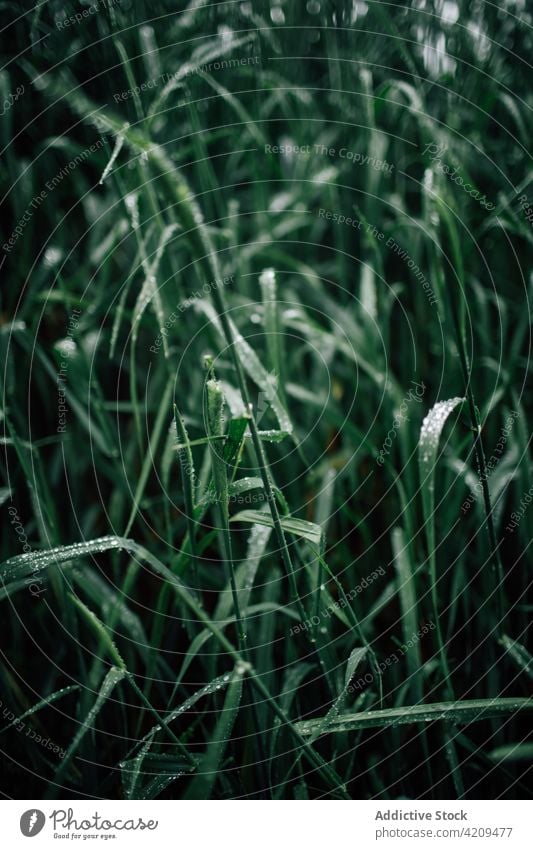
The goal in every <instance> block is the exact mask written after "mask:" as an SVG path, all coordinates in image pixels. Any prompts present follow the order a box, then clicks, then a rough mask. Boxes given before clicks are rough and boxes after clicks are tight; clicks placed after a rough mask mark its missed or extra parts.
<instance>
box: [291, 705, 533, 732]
mask: <svg viewBox="0 0 533 849" xmlns="http://www.w3.org/2000/svg"><path fill="white" fill-rule="evenodd" d="M531 711H533V699H512V698H511V699H509V698H508V699H472V700H464V701H455V702H438V703H435V704H431V705H412V706H405V707H401V708H393V709H391V710H370V711H365V712H363V713H354V714H346V715H344V716H339V717H338V718H337V719H334V720H333V722H332V723H331V724H330V726H329V728H328V730H327V731H326V733H327V734H334V733H340V732H342V731H359V730H366V729H368V728H392V727H395V726H397V725H412V724H416V723H419V722H436V721H440V720H446V721H447V722H452V723H455V724H457V725H470V723H472V722H481V720H483V719H493V718H494V717H498V716H505V715H507V714H511V715H512V714H515V713H522V712H524V713H530V712H531ZM321 722H323V719H312V720H307V721H304V722H297V723H296V727H297V729H298V731H299V732H300V734H302V736H304V737H309V736H311V735H313V734H314V733H315V731H316V729H317V727H319V726H320V723H321Z"/></svg>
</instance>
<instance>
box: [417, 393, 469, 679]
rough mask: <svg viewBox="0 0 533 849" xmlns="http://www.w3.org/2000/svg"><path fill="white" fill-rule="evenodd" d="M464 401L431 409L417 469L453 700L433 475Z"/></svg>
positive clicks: (422, 433) (436, 610) (442, 657)
mask: <svg viewBox="0 0 533 849" xmlns="http://www.w3.org/2000/svg"><path fill="white" fill-rule="evenodd" d="M464 400H465V399H464V398H451V399H450V400H449V401H438V402H437V403H436V404H435V405H434V407H432V408H431V410H430V411H429V413H428V414H427V416H426V417H425V419H424V421H423V422H422V429H421V431H420V441H419V444H418V463H419V468H420V488H421V492H422V510H423V514H424V528H425V532H426V541H427V547H428V558H429V575H430V583H431V598H432V602H433V615H434V617H435V625H436V634H437V640H438V644H439V645H438V648H439V655H440V660H441V665H442V672H443V674H444V679H445V686H446V688H447V692H448V693H449V695H451V696H453V688H452V685H451V680H450V669H449V666H448V659H447V657H446V651H445V648H444V641H443V637H442V630H441V627H440V621H439V602H438V593H437V557H436V551H435V471H436V468H437V460H438V451H439V440H440V436H441V433H442V431H443V428H444V425H445V424H446V421H447V419H448V417H449V416H450V415H451V413H453V411H454V410H455V409H456V407H458V406H459V404H462V403H463V402H464Z"/></svg>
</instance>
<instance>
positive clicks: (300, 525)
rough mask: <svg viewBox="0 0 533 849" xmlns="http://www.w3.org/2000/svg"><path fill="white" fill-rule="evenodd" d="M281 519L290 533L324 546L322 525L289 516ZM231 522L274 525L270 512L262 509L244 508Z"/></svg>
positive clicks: (270, 526)
mask: <svg viewBox="0 0 533 849" xmlns="http://www.w3.org/2000/svg"><path fill="white" fill-rule="evenodd" d="M280 521H281V527H282V528H283V530H284V531H286V532H287V533H288V534H293V535H294V536H297V537H301V538H302V539H306V540H308V542H312V543H313V544H314V545H316V546H318V547H319V548H321V547H322V545H323V541H324V540H323V533H322V528H321V527H320V525H316V524H315V523H314V522H307V521H305V519H291V518H288V517H283V518H282V519H280ZM230 522H250V523H251V524H253V525H265V527H267V528H273V527H274V522H273V520H272V516H271V515H270V513H263V512H262V511H260V510H242V511H241V512H240V513H236V514H235V515H234V516H232V517H231V519H230Z"/></svg>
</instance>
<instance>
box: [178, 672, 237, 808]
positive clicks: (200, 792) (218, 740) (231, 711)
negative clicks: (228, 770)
mask: <svg viewBox="0 0 533 849" xmlns="http://www.w3.org/2000/svg"><path fill="white" fill-rule="evenodd" d="M245 672H246V665H245V664H243V663H238V664H237V665H236V666H235V668H234V670H233V673H232V674H231V681H230V683H229V685H228V690H227V693H226V698H225V700H224V707H223V708H222V711H221V715H220V719H219V721H218V722H217V725H216V728H215V730H214V732H213V734H212V737H211V739H210V741H209V744H208V746H207V751H206V752H205V754H204V756H203V758H202V760H201V761H200V764H199V766H198V771H197V775H196V776H195V777H194V778H193V780H192V782H191V785H190V787H189V788H188V790H187V792H186V794H185V797H184V798H186V799H209V798H210V796H211V793H212V791H213V785H214V783H215V781H216V778H217V776H218V774H219V770H220V766H221V763H222V758H223V756H224V752H225V750H226V746H227V745H228V743H229V740H230V737H231V733H232V731H233V726H234V724H235V720H236V718H237V714H238V712H239V707H240V703H241V697H242V684H243V679H244V674H245Z"/></svg>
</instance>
